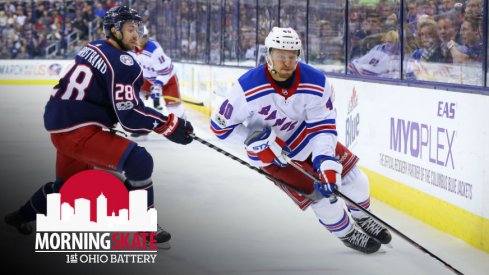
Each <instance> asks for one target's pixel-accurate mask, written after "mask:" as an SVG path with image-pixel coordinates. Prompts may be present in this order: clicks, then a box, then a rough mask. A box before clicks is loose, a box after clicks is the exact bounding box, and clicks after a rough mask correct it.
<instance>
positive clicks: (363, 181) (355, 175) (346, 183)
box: [340, 166, 370, 202]
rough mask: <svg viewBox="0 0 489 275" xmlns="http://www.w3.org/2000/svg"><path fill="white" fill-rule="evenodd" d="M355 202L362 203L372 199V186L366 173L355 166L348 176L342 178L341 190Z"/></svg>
mask: <svg viewBox="0 0 489 275" xmlns="http://www.w3.org/2000/svg"><path fill="white" fill-rule="evenodd" d="M340 191H341V192H342V193H343V194H345V195H346V196H348V197H349V198H350V199H352V200H354V201H355V202H360V201H363V200H365V199H367V198H368V197H370V186H369V183H368V178H367V175H365V173H364V172H363V171H362V170H360V168H358V167H357V166H354V167H353V168H352V169H351V170H350V171H349V172H348V174H346V175H345V176H344V177H343V178H342V186H341V190H340Z"/></svg>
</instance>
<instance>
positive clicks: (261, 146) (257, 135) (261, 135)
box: [244, 128, 288, 167]
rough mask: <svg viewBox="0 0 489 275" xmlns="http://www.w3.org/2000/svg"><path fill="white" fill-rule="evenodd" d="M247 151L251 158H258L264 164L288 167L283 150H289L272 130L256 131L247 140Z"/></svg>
mask: <svg viewBox="0 0 489 275" xmlns="http://www.w3.org/2000/svg"><path fill="white" fill-rule="evenodd" d="M244 143H245V145H246V151H247V153H248V155H250V156H256V157H258V158H259V159H260V160H261V161H262V162H263V163H265V164H270V163H274V164H275V165H278V166H282V167H285V166H287V165H288V163H287V161H286V160H285V158H284V157H283V156H282V150H284V149H285V150H287V148H286V146H285V142H284V141H282V140H281V139H280V138H278V137H277V135H275V133H274V132H273V131H272V130H271V129H270V128H265V129H263V130H261V131H255V132H254V133H253V134H251V135H250V136H249V137H247V138H246V140H245V142H244Z"/></svg>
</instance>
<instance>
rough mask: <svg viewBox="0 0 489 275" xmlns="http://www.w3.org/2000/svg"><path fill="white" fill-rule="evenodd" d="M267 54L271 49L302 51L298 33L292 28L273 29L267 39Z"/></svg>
mask: <svg viewBox="0 0 489 275" xmlns="http://www.w3.org/2000/svg"><path fill="white" fill-rule="evenodd" d="M265 47H267V52H268V53H270V49H272V48H273V49H281V50H292V51H293V50H298V51H300V50H301V49H302V42H301V39H300V38H299V35H298V34H297V32H296V31H295V30H294V29H292V28H279V27H273V28H272V31H271V32H270V33H269V34H268V36H267V38H265Z"/></svg>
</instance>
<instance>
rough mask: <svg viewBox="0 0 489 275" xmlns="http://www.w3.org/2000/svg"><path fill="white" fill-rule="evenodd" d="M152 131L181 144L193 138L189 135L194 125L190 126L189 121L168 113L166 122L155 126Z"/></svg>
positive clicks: (187, 142)
mask: <svg viewBox="0 0 489 275" xmlns="http://www.w3.org/2000/svg"><path fill="white" fill-rule="evenodd" d="M154 131H155V132H156V133H158V134H162V135H164V136H165V137H167V138H168V139H169V140H171V141H173V142H175V143H179V144H183V145H186V144H189V143H190V142H192V140H193V139H194V138H193V137H192V136H191V134H193V133H194V127H192V124H191V123H190V121H187V120H185V119H183V118H179V117H177V116H176V115H174V114H170V115H169V116H168V118H167V120H166V123H164V124H162V125H160V126H159V127H157V128H155V129H154Z"/></svg>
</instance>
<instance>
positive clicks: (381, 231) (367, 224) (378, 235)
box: [355, 217, 392, 244]
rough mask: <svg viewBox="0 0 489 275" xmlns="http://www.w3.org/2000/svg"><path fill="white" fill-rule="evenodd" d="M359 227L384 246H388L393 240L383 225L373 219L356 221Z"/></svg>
mask: <svg viewBox="0 0 489 275" xmlns="http://www.w3.org/2000/svg"><path fill="white" fill-rule="evenodd" d="M355 221H356V222H357V224H358V226H360V228H362V230H363V231H364V232H365V233H367V234H368V235H369V236H370V237H373V238H375V239H376V240H378V241H379V242H380V243H382V244H388V243H390V241H391V240H392V236H391V233H390V232H389V230H387V228H385V227H384V226H383V225H382V224H380V223H379V222H377V221H376V220H375V219H373V218H372V217H367V218H363V219H359V220H356V219H355Z"/></svg>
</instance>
